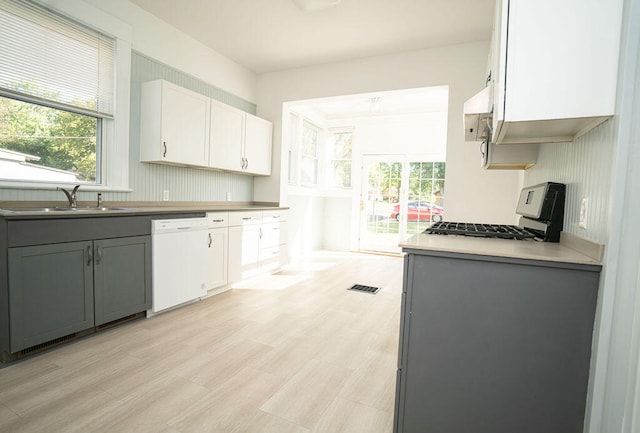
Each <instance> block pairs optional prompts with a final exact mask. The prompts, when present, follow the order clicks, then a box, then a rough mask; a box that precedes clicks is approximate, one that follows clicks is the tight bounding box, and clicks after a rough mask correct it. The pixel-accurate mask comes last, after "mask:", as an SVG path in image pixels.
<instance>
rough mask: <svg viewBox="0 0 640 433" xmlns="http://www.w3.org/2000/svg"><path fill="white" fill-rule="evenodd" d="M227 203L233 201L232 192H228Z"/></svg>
mask: <svg viewBox="0 0 640 433" xmlns="http://www.w3.org/2000/svg"><path fill="white" fill-rule="evenodd" d="M227 201H231V191H228V192H227Z"/></svg>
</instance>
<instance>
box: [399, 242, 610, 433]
mask: <svg viewBox="0 0 640 433" xmlns="http://www.w3.org/2000/svg"><path fill="white" fill-rule="evenodd" d="M567 242H569V243H571V240H569V241H567ZM401 247H402V248H403V251H404V252H405V253H407V255H406V256H405V270H404V286H403V298H402V318H401V325H400V327H401V333H400V349H399V362H398V375H397V392H396V407H395V422H394V432H395V433H414V432H415V433H418V432H419V433H430V432H434V433H435V432H456V433H471V432H492V433H500V432H504V433H507V432H509V433H511V432H516V431H517V432H519V433H534V432H545V433H567V432H575V433H578V432H582V429H583V422H584V411H585V405H586V392H587V383H588V375H589V361H590V357H591V340H592V333H593V321H594V315H595V309H596V301H597V292H598V283H599V277H600V270H601V265H600V262H599V260H598V258H596V257H590V256H588V255H585V254H583V253H581V252H579V251H576V250H575V249H573V248H569V247H567V246H566V245H565V243H563V242H561V243H559V244H558V243H543V242H536V241H515V240H505V239H479V238H468V237H461V236H442V235H426V234H419V235H416V236H414V237H412V238H410V239H409V240H407V241H406V242H404V243H402V244H401Z"/></svg>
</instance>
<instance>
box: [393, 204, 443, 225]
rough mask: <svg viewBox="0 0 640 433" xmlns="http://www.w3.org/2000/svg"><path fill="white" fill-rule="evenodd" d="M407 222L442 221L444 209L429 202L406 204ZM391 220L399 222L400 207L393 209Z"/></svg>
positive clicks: (396, 206)
mask: <svg viewBox="0 0 640 433" xmlns="http://www.w3.org/2000/svg"><path fill="white" fill-rule="evenodd" d="M407 209H408V211H407V221H433V222H438V221H442V213H443V212H444V208H443V207H442V206H438V205H436V204H434V203H431V202H430V201H425V200H415V201H410V202H409V203H408V204H407ZM391 218H395V219H396V220H398V221H400V205H399V204H397V205H395V206H394V207H393V211H392V212H391Z"/></svg>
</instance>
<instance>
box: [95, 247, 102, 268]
mask: <svg viewBox="0 0 640 433" xmlns="http://www.w3.org/2000/svg"><path fill="white" fill-rule="evenodd" d="M101 261H102V248H100V247H96V265H99V264H100V262H101Z"/></svg>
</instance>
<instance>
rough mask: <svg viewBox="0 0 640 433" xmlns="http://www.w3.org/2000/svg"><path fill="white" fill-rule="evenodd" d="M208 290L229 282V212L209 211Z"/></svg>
mask: <svg viewBox="0 0 640 433" xmlns="http://www.w3.org/2000/svg"><path fill="white" fill-rule="evenodd" d="M207 222H208V228H209V229H208V233H207V283H206V284H207V290H213V289H217V288H219V287H222V286H225V285H226V284H227V282H228V278H227V275H228V254H229V213H228V212H209V213H207Z"/></svg>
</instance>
